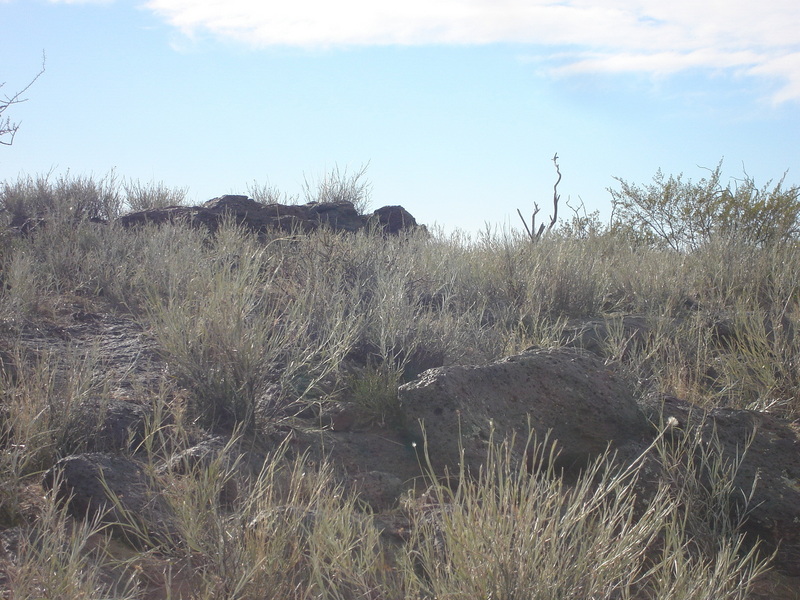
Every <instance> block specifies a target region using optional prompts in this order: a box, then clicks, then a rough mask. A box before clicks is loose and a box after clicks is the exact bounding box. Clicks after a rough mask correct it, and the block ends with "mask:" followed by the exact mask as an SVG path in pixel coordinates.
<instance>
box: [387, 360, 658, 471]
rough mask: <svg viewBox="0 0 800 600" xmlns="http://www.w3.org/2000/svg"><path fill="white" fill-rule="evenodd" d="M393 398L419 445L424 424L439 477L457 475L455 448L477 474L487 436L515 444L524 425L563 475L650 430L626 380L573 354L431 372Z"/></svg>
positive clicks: (524, 432)
mask: <svg viewBox="0 0 800 600" xmlns="http://www.w3.org/2000/svg"><path fill="white" fill-rule="evenodd" d="M399 393H400V401H401V404H402V408H403V412H404V414H405V418H406V421H407V423H409V424H412V425H411V426H412V428H415V431H416V433H415V434H414V433H413V432H412V435H416V436H417V437H418V439H419V440H420V442H421V441H422V430H421V429H420V428H419V427H418V426H414V425H413V424H415V423H417V422H419V421H421V422H422V423H423V426H424V431H425V437H426V443H427V451H428V454H429V457H430V460H431V463H432V465H433V467H434V469H435V470H436V471H437V472H439V473H444V470H445V469H447V470H448V471H449V473H451V474H452V473H457V472H458V465H459V454H460V449H461V448H462V447H463V451H464V458H465V462H466V466H467V467H468V468H470V469H471V470H472V469H476V468H477V467H478V466H479V465H481V464H482V463H483V461H484V459H485V457H486V449H487V444H488V441H489V438H490V435H492V434H493V435H494V438H495V441H500V440H502V439H503V438H504V437H506V436H510V435H511V434H512V433H515V434H516V437H517V441H518V445H519V446H522V444H524V442H525V440H526V438H527V434H528V423H530V427H531V428H532V429H533V430H534V431H535V433H536V436H537V438H538V440H539V441H542V440H544V438H545V436H547V435H549V436H550V438H549V439H550V440H551V441H552V440H557V441H558V447H559V449H560V452H561V454H560V457H559V460H558V466H559V467H561V468H564V469H566V470H568V471H569V470H574V469H575V468H580V467H582V466H584V465H585V464H586V463H587V461H589V460H591V459H592V458H594V457H597V456H599V455H600V454H602V453H603V452H604V451H606V449H607V448H608V447H609V445H612V446H613V447H616V448H620V447H622V446H625V445H628V444H632V443H638V442H639V441H641V440H642V439H643V437H645V436H646V435H647V433H648V432H649V431H651V430H652V426H651V425H649V424H648V422H647V420H646V419H645V417H644V415H643V414H642V412H641V411H640V409H639V407H638V405H637V404H636V401H635V399H634V396H633V393H632V390H631V389H630V387H629V386H628V384H627V383H626V381H624V380H623V378H622V377H620V376H619V375H617V374H616V373H615V372H614V371H613V370H611V369H610V368H608V367H606V366H605V365H604V364H603V362H602V361H601V360H600V359H599V358H597V357H596V356H593V355H591V354H588V353H586V352H581V351H578V350H573V349H563V348H562V349H557V350H532V351H528V352H525V353H523V354H519V355H516V356H511V357H508V358H505V359H503V360H500V361H498V362H495V363H491V364H489V365H485V366H473V367H464V366H454V367H442V368H438V369H431V370H429V371H427V372H425V373H423V374H422V376H421V377H420V378H419V379H418V380H416V381H412V382H410V383H407V384H405V385H403V386H401V387H400V390H399ZM521 449H522V448H519V450H520V451H521ZM520 458H521V457H520Z"/></svg>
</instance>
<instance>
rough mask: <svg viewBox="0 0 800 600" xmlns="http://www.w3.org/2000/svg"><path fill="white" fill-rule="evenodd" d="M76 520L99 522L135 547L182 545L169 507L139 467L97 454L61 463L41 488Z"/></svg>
mask: <svg viewBox="0 0 800 600" xmlns="http://www.w3.org/2000/svg"><path fill="white" fill-rule="evenodd" d="M42 484H43V486H44V489H45V490H55V493H56V498H57V499H58V500H59V501H61V502H65V503H66V504H67V510H68V511H69V513H70V514H71V515H72V516H73V517H75V518H76V519H86V518H89V519H92V518H95V517H98V518H99V519H100V522H101V523H105V524H108V525H109V526H110V527H111V530H112V531H113V532H114V533H115V534H116V535H117V536H118V537H120V538H121V539H123V540H125V541H126V542H128V543H130V544H131V545H133V546H135V547H140V546H147V545H149V544H150V543H156V544H174V543H175V542H177V540H178V539H179V536H178V533H177V528H176V527H175V526H174V525H173V523H174V518H173V515H172V512H171V510H170V508H169V505H168V504H167V502H166V501H165V499H164V498H163V497H162V496H161V494H160V492H159V491H158V489H156V487H155V485H154V482H153V480H152V479H151V478H150V477H149V476H148V475H147V473H146V472H145V470H144V468H143V467H142V466H141V465H140V464H139V463H138V462H136V461H134V460H132V459H130V458H126V457H124V456H116V455H111V454H104V453H100V452H92V453H87V454H76V455H73V456H68V457H66V458H63V459H61V460H60V461H58V462H57V463H56V464H55V465H54V466H53V467H52V468H51V469H49V470H48V471H47V472H46V473H45V475H44V479H43V482H42Z"/></svg>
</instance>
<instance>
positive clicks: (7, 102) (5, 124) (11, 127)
mask: <svg viewBox="0 0 800 600" xmlns="http://www.w3.org/2000/svg"><path fill="white" fill-rule="evenodd" d="M45 61H46V56H45V53H44V52H42V68H41V70H40V71H39V72H38V73H37V74H36V76H35V77H34V78H33V79H31V80H30V82H29V83H28V85H26V86H25V87H24V88H22V89H21V90H19V91H18V92H16V93H15V94H14V95H13V96H6V97H5V98H4V99H3V100H0V145H3V146H10V145H11V144H13V143H14V136H16V135H17V130H18V129H19V126H20V124H19V123H12V122H11V118H10V117H6V118H5V119H3V118H2V114H3V113H4V112H5V111H6V109H7V108H8V107H9V106H13V105H15V104H20V103H21V102H25V101H26V100H27V98H23V97H22V95H23V94H24V93H25V92H27V91H28V90H29V89H30V87H31V86H32V85H33V84H34V83H36V80H37V79H39V77H41V76H42V74H43V73H44V70H45ZM4 85H5V82H3V83H0V87H3V86H4ZM4 136H10V138H9V139H8V140H4V139H2V138H3V137H4Z"/></svg>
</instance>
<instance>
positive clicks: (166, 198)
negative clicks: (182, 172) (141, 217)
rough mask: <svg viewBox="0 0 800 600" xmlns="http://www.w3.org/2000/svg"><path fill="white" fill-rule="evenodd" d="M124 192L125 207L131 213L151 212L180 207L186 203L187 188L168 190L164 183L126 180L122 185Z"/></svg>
mask: <svg viewBox="0 0 800 600" xmlns="http://www.w3.org/2000/svg"><path fill="white" fill-rule="evenodd" d="M122 188H123V189H124V190H125V206H126V207H127V208H128V209H129V210H131V211H134V212H136V211H140V210H151V209H154V208H167V207H168V206H180V205H182V204H184V202H185V201H186V193H187V191H188V188H185V187H184V188H170V187H168V186H166V185H165V184H164V182H155V181H150V182H148V183H142V182H141V181H138V180H137V181H133V180H129V181H128V180H126V181H125V182H124V183H123V184H122Z"/></svg>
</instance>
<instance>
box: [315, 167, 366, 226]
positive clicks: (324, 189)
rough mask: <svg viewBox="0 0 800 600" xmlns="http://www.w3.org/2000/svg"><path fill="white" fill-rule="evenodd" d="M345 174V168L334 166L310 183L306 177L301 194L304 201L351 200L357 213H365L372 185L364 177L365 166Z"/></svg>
mask: <svg viewBox="0 0 800 600" xmlns="http://www.w3.org/2000/svg"><path fill="white" fill-rule="evenodd" d="M368 166H369V165H363V166H362V167H361V168H360V169H358V170H357V171H355V172H353V173H352V174H350V175H348V174H347V168H345V169H344V170H339V167H338V166H337V167H335V168H334V169H333V170H331V171H330V172H329V173H326V174H325V175H324V176H323V177H322V179H320V180H319V181H317V182H316V183H315V184H312V183H310V182H309V181H308V179H306V180H305V181H304V183H303V196H304V197H305V200H306V202H320V203H324V202H351V203H352V204H353V206H354V207H355V209H356V211H358V213H359V214H362V215H363V214H366V212H367V209H368V208H369V205H370V195H371V193H372V185H371V184H370V183H369V182H368V181H366V180H365V179H364V175H366V173H367V167H368Z"/></svg>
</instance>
